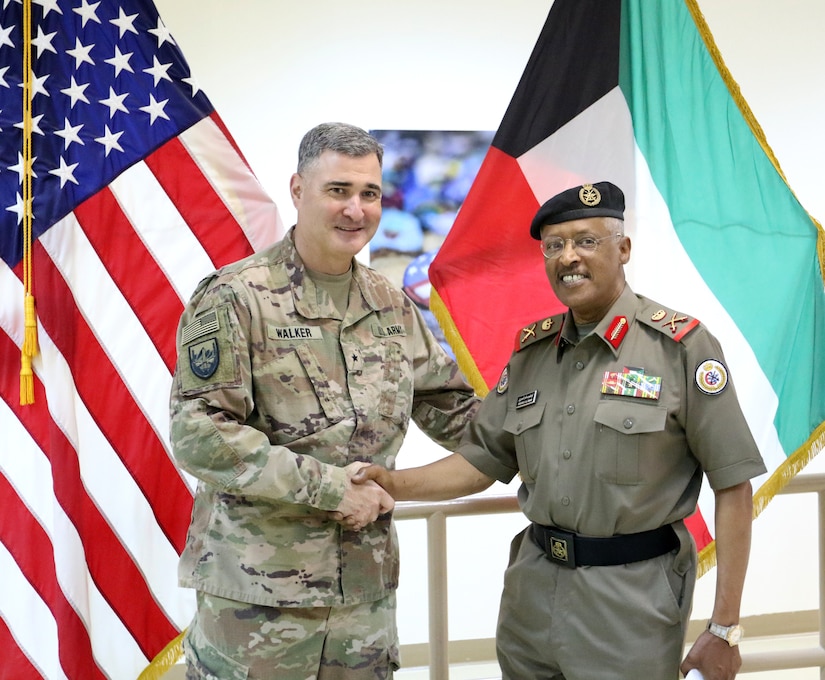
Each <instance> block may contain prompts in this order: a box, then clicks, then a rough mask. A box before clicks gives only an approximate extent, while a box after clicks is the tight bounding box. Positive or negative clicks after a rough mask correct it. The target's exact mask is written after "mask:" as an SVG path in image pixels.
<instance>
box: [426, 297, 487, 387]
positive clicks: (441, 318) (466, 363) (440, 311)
mask: <svg viewBox="0 0 825 680" xmlns="http://www.w3.org/2000/svg"><path fill="white" fill-rule="evenodd" d="M430 311H431V312H432V313H433V316H435V320H436V321H438V325H439V326H441V330H443V331H444V337H445V338H446V340H447V342H448V343H449V344H450V347H452V348H453V352H455V359H456V363H458V367H459V368H460V369H461V372H462V373H464V377H465V378H467V382H469V383H470V385H472V387H473V389H474V390H475V392H476V394H477V395H478V396H479V397H485V396H487V392H489V391H490V390H489V388H488V387H487V383H485V382H484V378H483V377H482V375H481V371H479V370H478V366H477V365H476V362H475V359H473V355H472V354H471V353H470V350H469V349H467V345H465V344H464V338H462V337H461V333H459V332H458V328H456V326H455V323H454V322H453V319H452V317H451V316H450V312H449V311H448V310H447V307H446V305H445V304H444V301H443V300H442V299H441V296H439V294H438V291H437V290H436V289H435V287H433V288H431V289H430Z"/></svg>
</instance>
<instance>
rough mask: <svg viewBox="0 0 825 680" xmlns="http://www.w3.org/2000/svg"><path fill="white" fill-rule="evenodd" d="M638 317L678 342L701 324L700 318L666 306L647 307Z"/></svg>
mask: <svg viewBox="0 0 825 680" xmlns="http://www.w3.org/2000/svg"><path fill="white" fill-rule="evenodd" d="M637 318H638V319H639V321H641V322H642V323H644V324H645V325H647V326H650V327H651V328H655V329H656V330H658V331H660V332H662V333H664V334H665V335H666V336H668V337H669V338H671V339H672V340H675V341H676V342H681V341H682V340H683V339H684V338H685V336H687V334H688V333H690V332H691V331H692V330H693V329H694V328H696V327H697V326H698V325H699V319H695V318H693V317H692V316H687V315H686V314H682V313H681V312H674V311H673V310H672V309H666V308H664V307H647V308H646V309H644V310H643V311H642V312H641V313H640V314H639V316H638V317H637Z"/></svg>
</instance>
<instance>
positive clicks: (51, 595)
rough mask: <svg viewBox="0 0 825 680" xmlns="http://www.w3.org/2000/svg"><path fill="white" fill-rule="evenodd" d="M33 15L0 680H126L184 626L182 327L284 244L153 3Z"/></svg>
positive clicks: (9, 209) (37, 9)
mask: <svg viewBox="0 0 825 680" xmlns="http://www.w3.org/2000/svg"><path fill="white" fill-rule="evenodd" d="M30 1H31V5H30V7H31V22H30V26H31V31H30V33H31V35H30V39H31V93H32V94H31V96H32V99H31V122H32V126H31V130H32V146H33V150H32V154H31V155H32V157H33V162H32V163H31V166H30V170H31V177H32V187H33V189H32V195H33V208H32V212H33V223H32V224H33V233H34V236H33V238H34V245H33V248H32V279H33V289H32V290H33V294H34V298H35V301H36V309H37V321H38V341H39V353H38V354H37V355H36V357H35V359H34V364H33V368H34V403H33V404H30V405H25V406H21V405H20V375H19V374H20V355H21V346H22V344H23V331H24V309H23V301H24V295H25V287H24V285H23V274H22V271H23V268H22V263H21V258H22V255H23V246H22V243H23V237H22V231H23V195H24V193H23V191H22V187H23V179H24V176H25V174H26V171H27V167H26V166H27V163H26V162H25V160H24V158H25V157H24V154H23V136H24V124H23V110H24V107H23V93H24V88H23V86H22V84H23V80H24V79H23V54H24V49H23V48H24V44H25V41H24V30H23V29H24V21H23V18H24V5H23V3H22V2H21V0H3V6H2V11H1V12H0V257H1V258H2V259H0V437H2V439H0V574H2V578H0V659H2V661H0V679H5V678H14V680H21V679H23V680H25V679H27V678H82V679H83V680H87V679H89V678H104V677H109V678H118V679H119V678H132V677H136V676H137V675H138V674H139V673H140V672H141V671H142V670H143V669H144V668H146V666H147V664H148V663H149V662H150V661H151V659H153V658H154V657H155V655H156V654H158V653H159V652H160V651H161V650H162V649H163V648H164V646H165V645H167V643H169V642H170V641H171V640H173V639H174V638H175V637H176V636H177V635H178V633H179V632H180V630H181V629H183V628H184V627H185V626H186V625H188V623H189V619H190V616H191V613H192V611H193V598H192V595H191V593H189V592H188V591H184V590H181V589H179V588H178V587H177V580H176V578H177V577H176V569H177V559H178V554H179V552H180V550H181V548H182V546H183V542H184V538H185V533H186V528H187V526H188V523H189V514H190V509H191V504H192V482H191V480H189V479H187V478H186V477H185V476H183V475H182V474H181V473H180V472H179V471H178V470H177V469H176V467H175V465H174V463H173V461H172V458H171V456H170V453H169V445H168V415H167V405H168V394H169V389H170V386H171V381H172V372H173V370H174V364H175V359H176V357H175V329H176V325H177V321H178V318H179V316H180V314H181V312H182V310H183V305H184V303H185V301H186V300H187V299H188V297H189V295H190V294H191V292H192V291H193V290H194V288H195V286H196V284H197V282H198V281H199V280H200V279H201V278H202V277H203V276H204V275H206V274H207V273H209V272H210V271H211V270H213V269H214V268H216V267H218V266H221V265H223V264H225V263H228V262H231V261H233V260H236V259H238V258H240V257H243V256H245V255H247V254H250V253H252V252H253V251H254V250H257V249H259V248H261V247H263V246H266V245H268V244H269V243H271V242H272V241H274V240H276V239H277V238H279V237H280V235H281V234H282V232H283V228H282V225H281V221H280V218H279V216H278V211H277V208H276V207H275V205H274V203H273V202H272V201H271V199H270V198H269V197H268V196H267V195H266V194H265V192H264V191H263V190H262V188H261V186H260V185H259V183H258V181H257V180H256V179H255V177H254V175H253V173H252V172H251V170H250V169H249V167H248V166H247V165H246V163H245V162H244V160H243V158H242V156H241V154H240V152H239V150H238V149H237V148H236V147H235V145H234V143H233V141H232V139H231V137H230V136H229V134H228V132H227V131H226V130H225V128H224V126H223V125H222V123H221V121H220V119H219V117H218V116H217V114H216V113H215V111H214V110H213V107H212V105H211V104H210V102H209V100H208V99H207V97H206V95H205V94H204V93H203V92H202V91H201V90H200V89H199V88H198V85H197V83H196V82H195V80H194V79H193V78H192V74H191V73H190V70H189V67H188V65H187V63H186V61H185V59H184V58H183V55H182V54H181V52H180V51H179V49H178V46H177V44H176V43H175V40H174V38H173V37H172V35H171V33H170V32H169V30H168V29H167V27H166V26H165V25H164V23H163V21H162V20H161V19H160V17H159V16H158V12H157V10H156V9H155V7H154V5H153V4H152V3H151V2H145V1H143V0H122V1H121V0H118V1H114V0H107V1H106V2H89V1H88V0H23V2H30Z"/></svg>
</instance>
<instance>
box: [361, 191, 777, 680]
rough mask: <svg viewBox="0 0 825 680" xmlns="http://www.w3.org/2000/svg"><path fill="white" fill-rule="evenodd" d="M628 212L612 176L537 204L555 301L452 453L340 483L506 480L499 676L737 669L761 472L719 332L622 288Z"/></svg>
mask: <svg viewBox="0 0 825 680" xmlns="http://www.w3.org/2000/svg"><path fill="white" fill-rule="evenodd" d="M624 207H625V206H624V195H623V194H622V192H621V190H620V189H619V188H618V187H617V186H615V185H613V184H611V183H609V182H599V183H597V184H586V185H582V186H578V187H573V188H571V189H568V190H566V191H564V192H562V193H560V194H559V195H557V196H554V197H553V198H551V199H550V200H549V201H547V202H546V203H545V204H544V205H542V206H541V208H540V209H539V211H538V212H537V213H536V216H535V218H534V219H533V221H532V224H531V225H530V234H531V236H532V237H533V238H535V239H536V240H538V241H540V249H541V253H542V254H543V255H544V264H545V270H546V272H547V278H548V280H549V282H550V285H551V286H552V288H553V290H554V292H555V293H556V296H557V297H558V298H559V300H561V301H562V302H563V303H564V304H565V305H567V306H568V307H569V309H568V311H567V312H566V313H564V314H560V315H557V316H553V317H548V318H543V319H539V320H537V321H536V322H535V323H532V324H529V325H528V326H527V327H525V328H523V329H521V330H520V331H519V333H518V335H517V337H516V342H515V344H516V348H515V352H514V353H513V355H512V356H511V358H510V362H509V364H508V365H507V366H506V367H505V368H504V370H503V372H502V374H501V378H500V380H499V382H498V385H497V387H496V388H495V389H493V390H491V391H490V393H489V395H488V396H487V397H486V398H485V400H484V402H483V404H482V406H481V409H480V410H479V412H478V415H477V416H476V418H475V419H474V422H473V423H472V424H471V426H470V427H469V428H468V430H467V433H466V434H465V435H464V437H463V439H462V441H461V444H460V445H459V448H458V451H457V453H455V454H453V455H452V456H449V457H447V458H444V459H442V460H441V461H437V462H435V463H432V464H430V465H428V466H424V467H419V468H412V469H407V470H398V471H392V472H389V471H386V470H383V469H381V468H379V467H377V466H372V467H369V468H366V469H364V470H361V471H359V472H358V473H356V475H355V476H354V481H355V482H356V483H359V482H361V481H362V480H368V481H377V482H378V483H379V484H380V485H381V486H383V487H384V488H385V489H387V490H388V491H389V492H390V493H391V494H392V496H393V497H394V498H395V499H396V500H415V499H420V500H442V499H447V498H454V497H456V496H459V495H463V494H466V493H471V492H475V491H479V490H481V489H484V488H486V487H487V486H489V485H490V484H492V483H493V481H494V480H500V481H502V482H505V483H506V482H509V481H510V480H512V479H513V477H515V475H516V474H518V475H519V477H520V478H521V480H522V485H521V487H520V489H519V494H518V495H519V503H520V506H521V509H522V511H523V512H524V514H525V515H526V516H527V518H528V519H529V520H530V525H529V526H528V527H527V528H526V529H525V530H524V531H523V532H521V533H520V534H519V535H517V536H516V537H515V538H514V539H513V543H512V546H511V551H510V563H509V566H508V568H507V571H506V572H505V576H504V591H503V594H502V597H501V607H500V611H499V622H498V630H497V634H496V644H497V653H498V658H499V663H500V665H501V669H502V673H503V678H505V679H506V680H524V679H525V678H531V679H532V678H542V679H543V680H562V679H563V680H620V679H626V680H636V679H638V678H644V679H645V680H676V679H677V678H678V677H679V670H680V663H681V670H682V672H684V673H687V672H688V671H689V670H690V669H691V668H699V669H700V670H701V672H702V673H703V674H704V677H705V679H706V680H731V678H733V677H734V676H735V675H736V672H737V671H738V669H739V666H740V665H741V658H740V655H739V651H738V648H737V647H736V644H737V642H738V640H739V638H740V637H741V629H740V628H739V626H738V622H739V606H740V601H741V596H742V588H743V584H744V579H745V572H746V569H747V563H748V553H749V550H750V535H751V516H752V497H751V484H750V481H749V480H750V479H752V478H753V477H755V476H757V475H759V474H761V473H763V472H764V471H765V466H764V464H763V462H762V458H761V456H760V454H759V451H758V450H757V447H756V444H755V443H754V440H753V437H752V436H751V434H750V431H749V429H748V425H747V423H746V422H745V419H744V417H743V415H742V412H741V409H740V407H739V403H738V400H737V397H736V393H735V391H734V388H733V382H732V379H731V376H730V374H729V372H728V369H727V368H726V365H725V360H724V357H723V355H722V350H721V348H720V346H719V343H718V342H717V341H716V339H715V338H714V337H713V336H712V335H711V334H710V333H709V332H708V331H707V329H706V328H705V327H704V326H703V325H702V324H701V323H699V321H698V320H696V319H694V318H692V317H690V316H688V315H686V314H682V313H679V312H677V311H674V310H672V309H669V308H667V307H665V306H663V305H661V304H659V303H657V302H653V301H652V300H649V299H648V298H645V297H642V296H641V295H637V294H635V293H634V292H633V291H632V290H631V289H630V288H629V286H628V285H627V283H626V281H625V275H624V265H625V264H627V262H628V261H629V259H630V251H631V243H630V239H629V238H628V237H627V236H625V235H624V222H623V219H624ZM536 250H537V252H536V256H537V257H541V255H540V254H539V252H538V250H539V249H538V248H537V249H536ZM526 294H529V291H526ZM703 473H704V475H706V476H707V478H708V480H709V482H710V485H711V487H712V488H713V490H714V493H715V497H716V518H715V520H716V545H717V563H718V567H717V571H718V574H717V591H716V599H715V604H714V609H713V617H712V620H711V621H710V622H709V625H708V630H707V631H706V632H704V633H702V635H701V636H700V637H699V638H698V639H697V641H696V643H695V645H694V646H693V648H692V649H691V651H690V652H689V654H688V655H687V657H686V658H685V659H684V660H682V658H681V657H682V650H683V645H684V639H685V633H686V630H687V623H688V618H689V614H690V608H691V600H692V595H693V587H694V583H695V576H696V548H695V546H694V544H693V540H692V538H691V536H690V533H689V532H688V530H687V529H686V527H685V523H684V520H685V518H686V517H688V516H689V515H690V514H691V513H693V511H694V510H695V509H696V503H697V500H698V497H699V489H700V486H701V484H702V479H703Z"/></svg>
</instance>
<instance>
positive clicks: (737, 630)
mask: <svg viewBox="0 0 825 680" xmlns="http://www.w3.org/2000/svg"><path fill="white" fill-rule="evenodd" d="M708 632H710V634H711V635H715V636H716V637H718V638H722V639H723V640H724V641H725V642H727V643H728V644H729V645H730V646H731V647H735V646H736V645H738V644H739V642H740V641H741V640H742V638H743V637H744V635H745V629H744V628H742V626H740V625H739V624H738V623H735V624H734V625H732V626H720V625H719V624H718V623H714V622H713V621H708Z"/></svg>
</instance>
